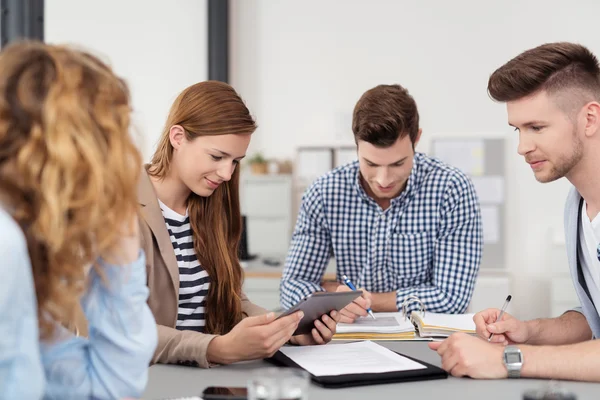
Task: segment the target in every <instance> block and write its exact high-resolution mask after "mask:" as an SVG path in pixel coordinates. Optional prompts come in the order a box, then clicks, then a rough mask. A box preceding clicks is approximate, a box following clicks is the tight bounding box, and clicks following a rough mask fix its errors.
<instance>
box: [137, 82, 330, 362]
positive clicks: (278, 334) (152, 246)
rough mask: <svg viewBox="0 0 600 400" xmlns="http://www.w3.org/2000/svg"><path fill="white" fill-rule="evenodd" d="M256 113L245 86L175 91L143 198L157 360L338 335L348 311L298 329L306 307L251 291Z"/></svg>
mask: <svg viewBox="0 0 600 400" xmlns="http://www.w3.org/2000/svg"><path fill="white" fill-rule="evenodd" d="M255 129H256V124H255V122H254V119H253V118H252V116H251V115H250V112H249V111H248V108H246V106H245V104H244V102H243V101H242V99H241V98H240V97H239V95H238V94H237V93H236V92H235V90H234V89H233V88H232V87H231V86H229V85H227V84H225V83H222V82H215V81H207V82H201V83H197V84H195V85H192V86H190V87H188V88H187V89H185V90H184V91H183V92H182V93H181V94H180V95H179V96H178V97H177V99H176V100H175V102H174V103H173V106H172V107H171V111H170V113H169V116H168V118H167V122H166V124H165V128H164V131H163V133H162V136H161V139H160V141H159V144H158V148H157V150H156V153H155V154H154V156H153V157H152V161H151V163H150V164H149V165H147V166H146V171H147V176H144V174H142V179H141V180H140V188H139V198H140V203H141V205H142V216H143V219H144V221H145V224H142V228H141V232H142V238H143V246H144V249H145V250H146V254H147V255H148V257H147V269H148V285H149V287H150V299H149V304H150V308H151V309H152V311H153V313H154V316H155V318H156V322H157V324H158V337H159V340H158V342H159V343H158V347H157V350H156V354H155V357H154V361H155V362H162V363H186V364H187V363H189V364H193V365H196V364H197V365H199V366H201V367H208V366H210V364H211V363H218V364H228V363H232V362H236V361H241V360H251V359H257V358H263V357H267V356H269V355H272V354H273V353H274V352H275V351H277V350H278V349H279V348H280V347H281V346H282V345H283V344H285V343H286V342H290V343H293V344H300V345H305V344H322V343H326V342H328V341H330V340H331V337H332V335H333V333H334V332H335V326H336V322H337V321H338V319H339V316H338V314H337V313H336V312H332V313H331V314H330V315H329V316H327V315H324V316H323V317H322V318H321V321H322V322H321V321H316V322H315V327H316V328H314V329H313V331H312V332H311V333H310V334H307V335H301V336H296V337H292V334H293V332H294V331H295V329H296V327H297V326H298V323H299V321H300V319H301V318H302V315H301V313H300V312H298V313H295V314H292V315H289V316H287V317H284V318H280V319H277V320H275V316H274V314H273V313H268V312H267V311H266V310H264V309H262V308H260V307H258V306H256V305H253V304H252V303H251V302H250V301H249V300H248V299H247V298H246V296H245V295H244V294H243V293H242V269H241V267H240V264H239V261H238V244H239V240H240V234H241V217H240V203H239V174H240V172H239V168H238V165H239V162H240V160H241V159H242V158H244V156H245V154H246V150H247V148H248V145H249V143H250V138H251V135H252V133H253V132H254V131H255Z"/></svg>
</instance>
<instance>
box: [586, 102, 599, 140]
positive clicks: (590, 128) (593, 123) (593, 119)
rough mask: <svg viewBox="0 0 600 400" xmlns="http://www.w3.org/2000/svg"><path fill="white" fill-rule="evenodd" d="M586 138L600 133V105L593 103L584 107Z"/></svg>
mask: <svg viewBox="0 0 600 400" xmlns="http://www.w3.org/2000/svg"><path fill="white" fill-rule="evenodd" d="M584 112H585V115H584V117H585V136H587V137H591V136H593V135H595V134H597V133H598V131H600V103H598V102H597V101H591V102H589V103H588V104H586V105H585V107H584Z"/></svg>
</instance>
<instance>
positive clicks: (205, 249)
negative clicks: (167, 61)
mask: <svg viewBox="0 0 600 400" xmlns="http://www.w3.org/2000/svg"><path fill="white" fill-rule="evenodd" d="M173 125H180V126H181V127H182V128H183V129H184V130H185V135H186V139H187V140H190V141H191V140H194V139H195V138H197V137H198V136H206V135H227V134H241V135H250V134H252V133H253V132H254V131H255V130H256V123H255V122H254V119H253V118H252V116H251V115H250V111H249V110H248V108H247V107H246V105H245V104H244V102H243V101H242V99H241V98H240V96H239V95H238V94H237V93H236V91H235V90H234V89H233V88H232V87H231V86H229V85H228V84H226V83H223V82H217V81H207V82H200V83H197V84H195V85H192V86H190V87H188V88H187V89H185V90H184V91H183V92H181V94H180V95H179V96H178V97H177V99H175V102H174V103H173V105H172V106H171V111H170V113H169V116H168V118H167V122H166V124H165V127H164V130H163V133H162V136H161V139H160V141H159V143H158V148H157V150H156V152H155V153H154V156H153V157H152V161H151V164H150V167H149V169H148V172H149V174H150V175H152V176H156V177H159V178H164V177H165V176H167V174H168V172H169V167H170V164H171V160H172V159H173V146H172V145H171V141H170V139H169V131H170V129H171V127H172V126H173ZM239 179H240V172H239V169H238V168H236V169H235V171H234V173H233V175H232V176H231V179H230V180H229V181H227V182H224V183H223V184H221V185H219V187H218V188H217V189H216V190H215V191H214V193H213V194H212V195H211V196H208V197H201V196H198V195H196V194H194V193H193V192H192V194H190V197H189V198H188V202H187V205H188V212H189V216H190V225H191V227H192V232H193V241H194V250H195V251H196V256H197V257H198V261H199V262H200V264H201V265H202V268H204V269H205V270H206V272H207V273H208V275H209V276H210V287H209V290H208V295H207V299H206V304H207V307H206V332H207V333H213V334H225V333H227V332H229V331H230V330H231V329H232V328H233V327H234V326H235V325H236V324H237V323H238V322H239V321H241V320H242V303H241V293H242V269H241V266H240V263H239V260H238V247H239V242H240V237H241V232H242V219H241V213H240V197H239Z"/></svg>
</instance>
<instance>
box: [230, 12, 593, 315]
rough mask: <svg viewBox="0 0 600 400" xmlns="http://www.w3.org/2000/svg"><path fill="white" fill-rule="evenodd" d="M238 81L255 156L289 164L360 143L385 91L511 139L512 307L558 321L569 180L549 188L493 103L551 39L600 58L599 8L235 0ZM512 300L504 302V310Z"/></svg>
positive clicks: (433, 127) (463, 126) (430, 122)
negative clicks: (494, 93) (552, 295)
mask: <svg viewBox="0 0 600 400" xmlns="http://www.w3.org/2000/svg"><path fill="white" fill-rule="evenodd" d="M233 3H234V4H233V13H232V21H231V24H232V28H233V30H232V42H233V43H232V66H231V76H232V84H233V85H234V86H235V87H236V89H238V91H239V92H240V93H241V94H242V96H243V97H244V98H245V100H246V102H247V103H248V106H249V107H250V109H251V111H252V112H253V113H254V114H255V115H256V117H257V119H258V124H259V129H258V131H257V133H256V134H255V135H254V139H253V143H252V145H251V149H252V150H262V151H264V152H265V153H266V155H267V156H271V157H292V156H293V155H294V150H295V147H296V146H298V145H307V144H320V143H321V144H323V143H327V144H330V143H352V133H351V127H350V121H351V112H352V109H353V107H354V104H355V103H356V101H357V100H358V98H359V97H360V95H361V94H362V93H363V92H364V91H365V90H367V89H369V88H371V87H373V86H375V85H377V84H380V83H400V84H403V85H405V86H406V87H407V88H408V89H409V90H410V91H411V93H412V94H413V95H414V97H415V99H416V101H417V103H418V106H419V109H420V113H421V121H422V128H423V131H424V135H423V136H424V138H423V143H422V144H421V146H420V150H422V151H423V150H424V151H426V150H427V149H428V143H427V137H428V134H430V133H431V134H438V133H440V132H442V133H448V134H456V133H459V134H468V135H474V136H477V135H478V134H479V133H480V132H492V133H502V134H506V137H507V139H508V141H509V150H510V151H509V157H508V159H507V164H508V168H507V173H508V174H509V176H510V178H509V180H508V182H507V205H506V206H507V210H506V211H507V217H506V218H507V219H506V224H507V227H508V229H507V230H508V232H507V236H506V243H507V254H506V259H507V269H508V271H509V272H510V273H511V275H512V278H513V279H512V284H513V293H512V294H513V305H512V310H513V312H514V313H515V314H517V315H519V316H520V317H522V318H530V317H536V316H545V315H549V313H550V307H549V305H548V304H547V302H548V297H549V290H548V276H549V274H550V271H556V270H562V271H564V270H566V268H567V266H566V256H565V254H564V249H562V247H561V246H560V244H559V245H552V243H551V242H552V238H553V236H558V237H560V236H561V231H562V206H563V200H564V197H565V195H566V191H567V189H568V183H567V182H566V181H561V182H556V183H551V184H546V185H542V184H539V183H537V182H536V181H535V179H534V178H533V175H532V173H531V171H530V170H529V169H528V167H527V165H526V164H525V163H524V162H523V160H522V159H521V158H520V157H519V156H518V155H517V154H516V145H517V137H516V134H514V133H512V132H511V131H510V130H509V129H508V127H507V124H506V112H505V109H504V106H503V105H499V104H495V103H493V102H492V101H491V100H490V99H489V98H488V96H487V93H486V85H487V79H488V77H489V75H490V73H491V72H493V70H494V69H496V68H497V67H499V66H500V65H502V64H503V63H504V62H506V61H508V60H509V59H510V58H512V57H513V56H515V55H517V54H518V53H520V52H521V51H523V50H525V49H527V48H530V47H533V46H536V45H539V44H542V43H544V42H551V41H558V40H568V41H576V42H580V43H582V44H584V45H586V46H588V47H589V48H590V49H591V50H592V51H594V52H595V53H596V54H599V55H600V35H599V34H598V23H597V16H598V15H600V2H598V1H597V0H574V1H571V2H564V1H561V0H529V1H519V0H503V1H500V0H497V1H493V2H492V1H480V0H455V1H451V2H450V1H443V0H438V1H434V0H422V1H411V0H402V1H399V0H390V1H384V0H379V1H375V0H372V1H368V2H367V1H361V0H330V1H321V0H296V1H291V0H290V1H282V2H277V1H270V0H235V1H233ZM502 302H503V299H501V298H499V299H498V305H497V306H498V307H499V306H501V305H502Z"/></svg>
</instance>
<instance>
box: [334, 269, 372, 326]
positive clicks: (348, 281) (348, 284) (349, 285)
mask: <svg viewBox="0 0 600 400" xmlns="http://www.w3.org/2000/svg"><path fill="white" fill-rule="evenodd" d="M342 279H343V280H344V283H345V284H346V286H348V287H349V288H350V289H352V290H356V286H354V284H353V283H352V282H350V279H348V277H347V276H346V275H342ZM367 312H368V313H369V315H370V316H371V318H373V319H377V318H375V316H374V315H373V311H371V309H370V308H367Z"/></svg>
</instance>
